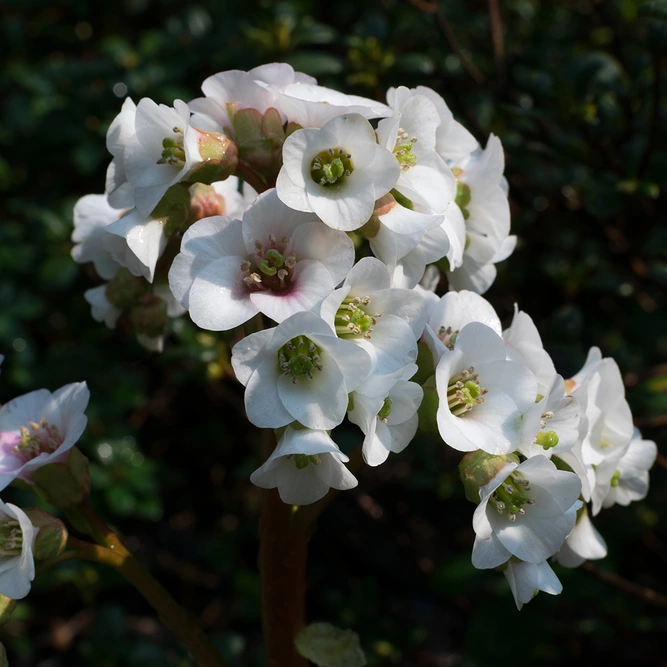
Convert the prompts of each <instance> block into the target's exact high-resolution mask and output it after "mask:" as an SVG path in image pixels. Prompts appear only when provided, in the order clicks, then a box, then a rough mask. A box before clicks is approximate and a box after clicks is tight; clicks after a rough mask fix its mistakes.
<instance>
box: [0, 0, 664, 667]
mask: <svg viewBox="0 0 667 667" xmlns="http://www.w3.org/2000/svg"><path fill="white" fill-rule="evenodd" d="M498 5H500V6H499V7H498ZM1 8H2V32H0V53H1V54H2V55H3V56H4V67H3V72H2V75H1V77H0V105H1V107H2V116H3V119H2V125H1V127H0V191H1V193H2V194H1V201H0V352H2V353H4V354H5V355H6V360H5V363H4V366H3V372H2V376H0V401H2V402H5V401H7V400H9V399H10V398H12V397H14V396H16V395H18V394H21V393H25V392H28V391H31V390H33V389H37V388H40V387H48V388H49V389H51V390H55V389H56V388H58V387H59V386H61V385H63V384H66V383H68V382H72V381H78V380H86V381H87V382H88V383H89V386H90V389H91V392H92V398H91V404H90V407H89V409H88V415H89V426H88V429H87V431H86V433H85V435H84V437H83V439H82V441H81V448H82V450H83V451H84V452H85V453H86V454H87V455H88V456H89V457H90V458H91V461H92V462H93V470H92V472H93V480H94V487H95V492H94V496H93V502H94V504H95V506H96V507H97V509H98V511H99V512H100V514H101V515H103V516H104V517H105V518H106V519H107V520H109V521H110V522H112V523H113V524H114V525H116V526H118V527H119V528H120V529H122V531H123V532H124V534H125V536H126V538H127V544H128V546H129V547H130V548H132V549H133V550H134V551H136V552H137V554H138V555H139V557H140V558H141V560H142V561H143V562H144V563H145V564H146V565H147V566H148V567H149V568H150V569H151V570H152V572H153V573H154V574H155V576H156V577H158V578H159V579H160V580H161V581H162V582H163V583H164V584H165V585H166V586H167V588H168V589H169V590H171V592H172V593H173V594H174V595H175V597H176V598H177V599H178V600H179V601H181V602H182V603H183V604H184V605H186V606H187V607H188V608H189V609H191V610H192V611H193V612H194V613H195V614H196V615H197V616H198V617H199V619H200V620H201V622H202V624H203V626H204V627H205V629H206V631H207V632H208V633H210V634H211V635H212V636H213V637H214V641H215V643H216V644H217V645H218V646H219V647H220V649H221V650H222V651H223V653H224V655H225V656H226V657H227V658H228V659H229V661H230V664H231V665H233V666H240V665H244V666H245V665H247V666H249V667H253V666H255V665H261V664H262V659H261V635H260V627H259V606H258V602H259V601H258V575H257V568H256V551H257V528H256V525H257V514H258V491H257V489H255V488H254V487H253V486H252V485H251V484H250V483H249V481H248V476H249V474H250V472H251V471H252V470H254V468H255V467H257V465H258V443H257V434H256V433H255V432H254V431H253V430H252V429H251V428H250V427H249V426H247V424H246V423H245V422H244V421H243V420H242V391H241V389H242V388H241V387H240V386H238V385H237V384H236V383H235V382H234V381H232V380H230V379H228V378H226V376H225V372H224V368H225V366H226V358H227V354H228V353H227V343H226V340H227V339H228V337H225V336H224V335H219V334H211V333H209V332H202V331H199V330H198V329H197V328H196V327H195V326H194V325H193V324H192V323H191V322H190V321H189V319H188V318H187V317H186V318H183V319H182V320H181V321H180V322H179V323H178V324H177V325H176V327H174V328H175V329H176V330H175V331H173V332H172V333H171V334H170V336H169V338H168V340H167V343H166V349H165V352H164V353H163V354H162V355H151V354H148V353H146V352H145V351H144V350H143V349H142V348H140V347H139V346H138V345H137V343H136V342H135V340H134V336H133V334H132V332H131V330H130V329H129V328H128V327H127V326H126V325H125V324H124V323H121V325H120V327H119V329H118V330H116V331H108V330H107V329H106V328H105V327H104V326H103V325H100V324H97V323H95V322H94V321H93V320H92V318H91V316H90V313H89V308H88V305H87V304H86V303H85V301H84V299H83V292H84V290H86V289H88V288H90V287H92V286H95V285H97V284H99V279H97V278H96V276H95V274H94V271H93V270H92V267H91V266H85V267H81V266H78V265H76V264H75V263H74V262H73V261H72V260H71V259H70V257H69V252H70V249H71V243H70V240H69V237H70V234H71V228H72V213H71V211H72V206H73V204H74V202H75V201H76V199H77V198H78V197H80V196H82V195H84V194H87V193H91V192H93V193H95V192H102V190H103V187H104V172H105V169H106V166H107V164H108V161H109V156H108V155H107V154H106V150H105V143H104V137H105V132H106V128H107V127H108V124H109V123H110V121H111V120H112V119H113V117H114V116H115V115H116V114H117V113H118V111H119V109H120V105H121V103H122V98H123V97H124V95H125V94H129V95H131V96H132V97H133V99H135V101H138V99H140V98H141V97H142V96H149V97H151V98H153V99H154V100H156V101H157V102H161V103H166V104H171V103H172V101H173V99H174V98H181V99H184V100H186V101H187V100H189V99H192V98H193V97H196V96H198V94H199V86H200V84H201V82H202V81H203V79H204V78H205V77H207V76H209V75H211V74H213V73H215V72H218V71H222V70H225V69H234V68H238V69H249V68H251V67H253V66H255V65H258V64H261V63H264V62H270V61H274V60H281V61H287V62H290V63H292V64H293V65H294V66H295V67H296V68H297V69H300V70H302V71H305V72H307V73H309V74H312V75H315V76H317V77H318V79H319V80H320V82H321V83H322V84H324V85H329V86H331V87H334V88H337V89H339V90H344V91H347V92H354V93H357V94H362V95H366V96H370V97H377V98H379V99H381V98H382V97H383V91H385V90H386V88H387V87H389V86H392V85H393V86H396V85H408V86H415V85H419V84H422V85H427V86H431V87H432V88H434V89H435V90H437V91H438V92H440V93H441V94H442V95H443V96H444V97H445V99H446V101H447V103H448V104H449V105H450V107H451V109H452V110H453V112H454V114H455V116H456V117H457V118H458V119H459V120H461V121H462V122H463V123H464V124H465V125H466V126H467V127H468V128H469V129H470V130H471V131H472V132H473V133H474V134H475V135H476V137H477V138H478V139H479V140H481V141H482V142H485V141H486V137H487V136H488V134H489V133H490V132H494V133H496V134H498V135H499V136H500V137H501V139H502V141H503V144H504V146H505V150H506V156H507V170H506V175H507V177H508V180H509V183H510V197H511V203H512V226H513V231H514V232H515V233H517V234H518V235H519V239H520V241H519V246H518V248H517V251H516V252H515V254H514V255H513V257H511V258H510V260H508V261H506V262H505V263H503V264H502V265H500V273H499V278H498V280H497V281H496V283H495V284H494V285H493V287H492V288H491V290H490V291H489V292H488V294H487V295H486V296H487V297H488V298H489V299H490V301H491V302H492V303H493V304H494V306H495V307H496V308H497V310H498V312H499V313H500V314H501V317H503V319H504V321H505V322H506V323H508V322H509V319H511V313H512V308H513V304H514V302H518V303H519V304H520V306H521V308H522V309H523V310H526V311H527V312H528V313H530V314H531V315H532V317H533V318H534V320H535V322H536V323H537V325H538V327H539V329H540V332H541V334H542V336H543V339H544V342H545V347H546V349H547V350H548V351H549V352H550V353H551V354H552V355H553V357H554V360H555V362H556V367H557V369H558V370H559V371H560V372H561V373H562V374H563V375H564V376H565V377H568V376H569V375H571V374H572V373H573V372H575V371H576V370H577V369H578V368H579V367H580V365H581V364H582V363H583V360H584V359H585V355H586V352H587V350H588V348H589V347H590V346H591V345H594V344H595V345H599V346H600V347H601V348H602V351H603V353H604V354H605V355H611V356H613V357H614V358H615V359H616V360H617V361H618V364H619V366H620V367H621V370H622V372H623V375H624V379H625V383H626V387H627V397H628V400H629V402H630V405H631V407H632V410H633V413H634V414H635V415H636V421H637V424H638V425H639V426H640V427H641V428H642V431H643V433H644V435H645V437H650V438H653V439H655V440H656V441H657V442H658V446H659V447H661V448H662V449H663V451H664V448H665V446H666V445H665V435H666V434H667V417H666V414H665V413H667V409H666V408H667V363H665V355H666V352H667V328H666V326H665V324H666V322H667V318H666V317H665V311H664V308H665V300H666V290H667V226H665V205H664V194H665V186H666V185H667V152H666V145H667V144H666V143H665V115H666V114H665V110H664V106H663V103H664V100H665V94H664V91H665V83H666V82H665V57H664V54H665V47H666V46H667V3H665V2H664V1H662V2H648V3H644V4H642V3H640V2H636V1H633V0H608V1H604V2H603V1H594V0H576V1H574V0H572V1H561V2H539V0H507V1H503V2H494V0H490V2H488V3H487V1H486V0H450V1H449V2H447V3H444V2H442V3H440V6H439V11H438V12H437V13H434V12H433V11H432V10H433V9H434V5H432V4H430V2H428V1H426V0H413V4H411V3H410V2H408V1H407V0H385V1H384V2H380V1H377V0H373V1H368V2H358V1H357V2H354V1H351V0H336V1H335V2H330V3H320V2H317V1H315V0H312V1H308V0H293V1H290V2H282V3H272V2H260V3H257V2H250V1H249V2H225V1H221V0H218V1H214V0H203V1H200V2H179V1H176V0H160V1H156V0H122V1H120V2H113V3H106V2H97V3H94V4H93V3H91V2H89V1H88V0H61V1H59V2H57V3H55V2H54V3H50V2H46V1H42V2H36V1H34V0H23V1H22V2H17V1H14V0H3V1H2V3H1ZM496 8H497V9H498V10H499V15H500V21H501V23H499V22H498V20H497V19H495V18H493V12H494V9H496ZM494 35H495V37H494ZM339 431H341V432H340V434H338V439H339V440H340V442H341V445H342V446H343V447H344V448H350V447H353V446H355V445H356V444H358V443H359V442H360V433H359V432H357V431H352V430H349V431H348V430H345V429H339ZM458 458H459V455H458V454H457V453H456V452H453V451H451V450H447V449H446V448H445V446H444V445H442V443H439V442H437V441H434V440H429V439H426V438H418V439H416V440H415V441H414V442H413V443H412V444H411V446H410V447H409V448H408V449H407V450H406V451H405V452H404V453H403V454H401V455H400V456H392V457H391V458H390V460H389V462H388V463H387V464H385V465H383V466H382V467H380V468H378V469H367V470H366V471H364V472H363V473H362V474H361V476H360V485H359V487H358V488H357V489H355V490H354V491H351V492H347V493H344V494H341V496H340V497H339V499H338V500H337V501H336V502H335V503H334V504H333V505H332V507H331V508H330V509H329V510H327V512H326V513H325V514H324V515H323V516H322V518H321V520H320V521H319V528H318V531H317V533H316V534H315V536H314V538H313V540H312V542H311V550H310V563H309V593H308V595H309V600H308V603H309V619H310V620H327V621H330V622H332V623H334V624H336V625H339V626H341V627H351V628H353V629H355V630H356V631H358V632H359V633H360V635H361V638H362V644H363V647H364V649H365V650H366V653H367V656H368V661H369V664H370V665H406V666H420V665H424V666H446V665H462V666H482V665H498V664H508V663H512V664H537V663H539V664H543V665H563V664H577V665H578V664H582V665H583V664H589V663H591V662H592V661H595V662H596V663H597V662H598V661H604V662H606V664H619V663H628V664H633V665H661V664H662V665H664V664H667V654H666V653H665V651H664V648H663V646H664V637H665V633H666V632H667V616H666V613H665V604H664V598H663V599H657V600H654V601H653V602H650V601H648V600H647V599H646V598H645V597H641V596H639V595H637V594H635V593H633V592H627V591H625V590H623V589H622V588H623V584H622V583H621V584H619V583H618V581H617V580H614V582H613V583H607V582H603V581H600V580H599V578H598V577H596V576H595V573H592V572H590V571H582V570H577V571H568V570H565V569H563V568H559V567H558V566H556V567H557V572H558V574H559V576H560V577H561V579H562V581H563V584H564V586H565V590H564V592H563V594H562V595H560V596H558V597H551V596H548V595H546V594H540V595H539V596H538V597H537V598H536V599H535V600H533V601H532V602H531V603H530V604H529V605H528V606H526V607H524V610H523V611H522V612H521V613H519V612H517V610H516V608H515V606H514V601H513V599H512V596H511V593H510V591H509V588H508V587H507V585H506V583H505V580H504V577H503V576H502V575H501V574H498V573H494V572H480V571H476V570H474V568H473V567H472V565H471V564H470V549H471V546H472V541H473V532H472V528H471V517H472V512H473V509H474V508H473V506H472V505H471V504H469V503H467V502H466V501H465V499H464V498H463V493H462V489H461V487H460V485H459V483H458V477H457V470H456V464H457V462H458ZM662 462H663V464H664V462H665V460H664V459H662ZM666 482H667V477H666V474H665V470H664V465H663V467H662V468H661V467H660V466H656V469H655V470H654V472H653V476H652V485H651V490H650V492H649V496H648V497H647V499H646V500H645V501H642V502H639V503H635V504H633V505H631V506H630V507H629V508H622V507H615V508H613V509H611V510H608V511H603V513H602V514H601V515H600V516H599V517H598V518H597V519H596V525H597V526H598V527H599V529H600V530H601V532H602V533H603V535H604V536H605V538H606V539H607V541H608V544H609V556H608V557H607V559H606V560H604V561H602V562H599V563H597V564H596V565H595V567H596V568H598V569H602V570H604V571H605V572H607V571H608V572H611V573H612V575H616V576H619V577H622V578H623V580H625V581H629V582H634V583H636V584H639V585H641V586H647V587H650V588H652V589H655V590H656V591H657V592H659V593H660V592H661V593H662V594H663V595H664V594H667V581H666V579H665V576H664V563H665V560H667V524H666V518H665V501H666V500H667V487H666ZM3 499H4V500H5V501H8V502H17V503H18V504H22V505H23V506H27V505H31V504H34V502H35V501H34V500H33V499H32V496H31V495H30V494H28V493H19V492H17V491H16V490H13V489H10V490H7V491H6V492H5V493H4V494H3ZM661 601H662V604H660V603H661ZM0 638H1V639H2V641H3V642H4V643H5V645H6V646H7V648H8V651H9V654H10V663H11V665H12V667H65V666H66V667H79V666H84V665H85V666H92V667H115V666H121V665H122V666H123V667H135V666H136V667H139V666H141V667H152V666H155V667H158V666H160V667H162V666H173V667H186V666H187V665H190V664H191V663H190V662H189V661H188V659H187V657H185V654H184V652H183V651H182V649H181V648H180V647H179V646H178V645H177V643H176V641H175V640H174V638H173V637H172V636H171V635H170V634H169V633H168V632H167V631H166V630H164V629H163V628H162V627H161V625H160V624H159V623H158V622H157V621H156V620H155V616H154V614H153V612H152V610H151V609H150V608H149V607H148V605H147V604H146V603H145V602H144V601H143V600H142V599H141V598H140V596H139V595H138V594H137V593H136V592H135V591H134V590H133V589H132V588H131V587H129V586H128V585H126V584H125V583H124V582H123V581H122V580H121V579H120V578H119V577H118V576H116V575H115V573H114V572H111V571H108V570H105V569H103V568H102V567H97V566H95V565H91V564H87V563H81V562H70V563H65V564H63V565H60V566H58V567H56V568H53V569H52V570H50V571H48V572H47V573H45V574H44V575H42V576H40V577H39V578H38V579H37V580H36V582H35V584H34V588H33V590H32V592H31V593H30V595H29V596H28V597H27V598H26V599H25V600H23V601H21V602H20V604H19V606H18V608H17V610H16V611H15V613H14V616H13V618H12V620H11V622H9V623H8V624H7V625H6V626H5V627H4V628H2V630H0Z"/></svg>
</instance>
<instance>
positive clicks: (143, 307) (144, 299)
mask: <svg viewBox="0 0 667 667" xmlns="http://www.w3.org/2000/svg"><path fill="white" fill-rule="evenodd" d="M130 320H131V321H132V325H133V326H134V330H135V332H136V333H137V334H143V335H144V336H148V338H157V337H158V336H161V335H162V334H163V333H164V330H165V327H166V326H167V304H166V302H165V301H163V300H162V299H161V298H160V297H159V296H155V294H144V295H142V296H141V297H140V298H139V304H137V305H136V306H134V307H133V308H132V310H131V311H130Z"/></svg>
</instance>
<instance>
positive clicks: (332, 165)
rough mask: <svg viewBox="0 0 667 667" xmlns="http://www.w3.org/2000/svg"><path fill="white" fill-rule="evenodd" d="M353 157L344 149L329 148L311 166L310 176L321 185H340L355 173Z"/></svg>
mask: <svg viewBox="0 0 667 667" xmlns="http://www.w3.org/2000/svg"><path fill="white" fill-rule="evenodd" d="M351 158H352V156H351V155H350V153H348V152H347V151H346V150H344V149H343V148H329V149H328V150H326V151H322V152H321V153H318V154H317V155H316V157H315V159H314V160H313V161H312V163H311V165H310V176H311V178H312V179H313V180H314V181H315V183H319V185H323V186H325V187H329V186H332V185H340V184H342V183H344V182H345V180H347V178H348V176H349V175H350V174H351V173H352V172H353V171H354V167H353V166H352V160H351Z"/></svg>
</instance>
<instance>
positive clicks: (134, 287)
mask: <svg viewBox="0 0 667 667" xmlns="http://www.w3.org/2000/svg"><path fill="white" fill-rule="evenodd" d="M147 285H148V283H147V282H146V280H144V278H141V277H137V276H133V275H132V274H131V273H130V272H129V271H128V270H127V269H124V268H121V269H119V271H118V273H117V274H116V275H115V276H114V278H113V279H112V280H110V281H109V282H108V283H107V286H106V289H105V292H104V293H105V295H106V297H107V300H108V301H109V303H110V304H111V305H113V306H115V307H116V308H120V309H121V310H122V309H123V308H129V307H130V306H132V305H134V304H135V303H136V302H137V300H138V299H139V297H140V296H141V295H142V294H143V293H144V292H145V291H146V287H147Z"/></svg>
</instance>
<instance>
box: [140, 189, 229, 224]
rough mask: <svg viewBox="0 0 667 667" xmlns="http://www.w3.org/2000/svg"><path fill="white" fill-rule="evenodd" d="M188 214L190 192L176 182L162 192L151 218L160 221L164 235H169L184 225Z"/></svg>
mask: <svg viewBox="0 0 667 667" xmlns="http://www.w3.org/2000/svg"><path fill="white" fill-rule="evenodd" d="M218 180H221V179H218ZM189 215H190V192H189V191H188V189H187V188H186V187H184V185H182V184H180V183H177V184H176V185H172V186H171V187H170V188H169V189H168V190H167V191H166V192H165V193H164V196H163V197H162V199H160V201H159V202H158V205H157V206H156V207H155V208H154V209H153V211H152V213H151V218H153V220H160V221H161V222H162V224H163V225H164V235H165V236H167V237H169V236H172V235H173V234H175V233H176V232H178V231H181V230H182V229H183V228H184V227H185V226H186V223H187V221H188V216H189Z"/></svg>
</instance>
